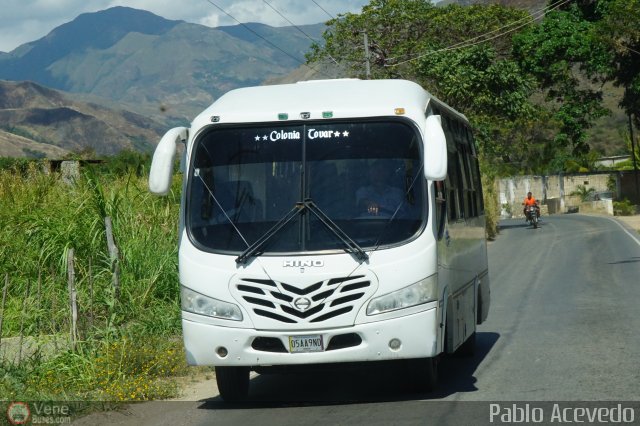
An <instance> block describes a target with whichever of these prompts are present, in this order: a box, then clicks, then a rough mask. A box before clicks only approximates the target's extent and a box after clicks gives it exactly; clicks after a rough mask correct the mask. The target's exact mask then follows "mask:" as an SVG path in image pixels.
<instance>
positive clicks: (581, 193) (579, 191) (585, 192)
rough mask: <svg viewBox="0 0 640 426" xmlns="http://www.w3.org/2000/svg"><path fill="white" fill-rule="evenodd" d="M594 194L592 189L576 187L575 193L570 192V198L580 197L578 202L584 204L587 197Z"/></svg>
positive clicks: (582, 186)
mask: <svg viewBox="0 0 640 426" xmlns="http://www.w3.org/2000/svg"><path fill="white" fill-rule="evenodd" d="M594 192H596V190H595V189H594V188H587V187H586V186H584V185H578V186H577V187H576V190H575V191H572V192H571V194H569V195H571V196H577V197H580V201H582V202H585V201H587V200H588V199H589V196H590V195H591V194H593V193H594Z"/></svg>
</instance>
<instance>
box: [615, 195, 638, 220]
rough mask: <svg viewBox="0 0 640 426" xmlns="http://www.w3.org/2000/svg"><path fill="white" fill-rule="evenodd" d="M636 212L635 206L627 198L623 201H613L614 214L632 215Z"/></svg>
mask: <svg viewBox="0 0 640 426" xmlns="http://www.w3.org/2000/svg"><path fill="white" fill-rule="evenodd" d="M635 212H636V208H635V206H634V205H633V204H631V201H629V200H628V199H626V198H625V199H624V200H622V201H614V202H613V214H614V215H615V216H631V215H634V214H635Z"/></svg>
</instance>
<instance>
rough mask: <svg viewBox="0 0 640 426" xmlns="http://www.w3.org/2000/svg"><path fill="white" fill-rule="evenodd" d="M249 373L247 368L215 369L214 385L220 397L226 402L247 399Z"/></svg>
mask: <svg viewBox="0 0 640 426" xmlns="http://www.w3.org/2000/svg"><path fill="white" fill-rule="evenodd" d="M249 371H250V369H249V367H216V383H217V384H218V391H219V392H220V397H221V398H222V399H224V400H225V401H227V402H238V401H244V400H245V399H247V396H248V395H249Z"/></svg>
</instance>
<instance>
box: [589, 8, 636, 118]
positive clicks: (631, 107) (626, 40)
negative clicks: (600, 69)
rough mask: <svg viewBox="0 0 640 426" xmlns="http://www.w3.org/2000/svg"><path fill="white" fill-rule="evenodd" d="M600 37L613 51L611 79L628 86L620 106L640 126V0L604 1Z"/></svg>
mask: <svg viewBox="0 0 640 426" xmlns="http://www.w3.org/2000/svg"><path fill="white" fill-rule="evenodd" d="M596 5H597V10H598V11H599V13H600V15H601V16H602V19H601V21H600V22H599V25H598V36H599V37H600V40H602V41H603V42H604V43H605V44H606V45H607V46H608V47H609V49H610V50H611V51H612V52H613V60H612V64H611V67H610V72H609V77H610V79H612V80H613V82H614V84H616V85H617V86H619V87H624V94H623V98H622V100H621V101H620V106H621V107H622V108H624V110H625V111H626V112H627V114H630V115H631V116H633V117H634V118H635V124H636V127H640V25H639V24H638V23H639V22H640V0H606V1H605V0H600V1H598V2H596Z"/></svg>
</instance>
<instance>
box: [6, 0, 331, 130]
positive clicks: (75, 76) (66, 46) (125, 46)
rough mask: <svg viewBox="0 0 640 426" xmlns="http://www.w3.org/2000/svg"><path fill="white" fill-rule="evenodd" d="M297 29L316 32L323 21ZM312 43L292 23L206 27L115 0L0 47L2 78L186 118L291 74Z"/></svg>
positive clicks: (170, 118)
mask: <svg viewBox="0 0 640 426" xmlns="http://www.w3.org/2000/svg"><path fill="white" fill-rule="evenodd" d="M300 29H302V30H303V31H304V32H305V33H306V34H308V35H309V36H311V37H312V38H314V39H320V34H321V33H322V30H323V29H324V25H323V24H317V25H306V26H301V27H300ZM311 43H312V40H310V39H309V38H308V37H307V36H306V35H305V34H302V33H301V32H300V31H298V30H297V29H296V28H294V27H283V28H274V27H270V26H268V25H263V24H255V23H253V24H244V25H238V26H229V27H219V28H209V27H206V26H203V25H197V24H190V23H186V22H184V21H172V20H167V19H165V18H162V17H159V16H157V15H154V14H152V13H150V12H146V11H142V10H137V9H132V8H128V7H113V8H110V9H107V10H104V11H100V12H95V13H86V14H82V15H80V16H78V17H77V18H76V19H74V20H73V21H71V22H69V23H67V24H64V25H61V26H60V27H57V28H55V29H54V30H53V31H51V33H49V34H48V35H47V36H45V37H43V38H41V39H39V40H37V41H34V42H31V43H27V44H25V45H22V46H20V47H18V48H17V49H15V50H14V51H12V52H9V53H8V54H4V55H0V79H6V80H31V81H34V82H36V83H38V84H42V85H45V86H48V87H51V88H54V89H59V90H64V91H68V92H71V93H74V94H79V95H83V96H97V97H101V98H105V99H108V100H110V101H112V102H115V103H117V104H118V105H121V106H123V107H125V108H127V109H129V110H132V111H136V112H138V113H141V114H144V115H148V116H150V117H152V118H154V119H157V120H159V121H163V122H164V123H166V124H176V123H182V124H184V123H185V122H188V120H190V119H191V118H193V116H194V115H195V114H197V113H198V112H200V111H201V110H202V109H203V108H204V107H206V106H208V105H209V104H210V103H211V102H212V101H213V100H214V99H215V98H216V97H218V96H220V95H221V94H222V93H224V92H226V91H228V90H230V89H233V88H236V87H240V86H247V85H257V84H261V83H262V82H264V81H265V80H266V79H269V78H274V77H278V76H284V75H286V74H288V73H289V72H291V71H292V70H294V69H295V68H297V67H298V66H299V65H300V64H301V63H303V62H304V53H305V52H306V51H307V50H308V48H309V46H310V45H311ZM87 99H89V98H87Z"/></svg>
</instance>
